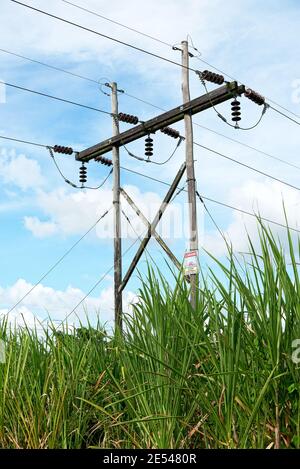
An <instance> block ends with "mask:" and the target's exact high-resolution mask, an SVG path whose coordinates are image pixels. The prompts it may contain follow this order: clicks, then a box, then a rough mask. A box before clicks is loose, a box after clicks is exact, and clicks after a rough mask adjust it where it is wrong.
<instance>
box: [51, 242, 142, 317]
mask: <svg viewBox="0 0 300 469" xmlns="http://www.w3.org/2000/svg"><path fill="white" fill-rule="evenodd" d="M138 240H139V238H137V239H136V240H135V241H134V242H133V243H132V244H131V245H130V246H129V248H128V249H126V251H125V252H124V253H123V254H122V256H121V257H122V259H123V258H124V257H125V256H126V254H127V253H128V252H129V251H130V250H131V249H132V248H133V246H135V244H136V243H137V242H138ZM113 269H114V265H112V266H111V267H110V268H109V269H108V270H107V271H106V272H105V273H104V274H103V275H102V277H101V278H100V279H99V280H98V281H97V282H96V283H95V284H94V285H93V286H92V288H91V289H90V290H89V291H88V292H87V293H86V294H85V295H84V297H83V298H82V299H81V300H80V301H79V302H78V303H77V305H76V306H75V307H74V308H73V309H72V311H70V312H69V313H68V314H67V316H66V317H65V318H64V319H63V321H61V323H60V324H63V322H64V321H66V320H67V319H68V318H69V317H70V316H71V314H73V313H74V312H75V311H76V309H77V308H78V307H79V306H80V305H81V304H82V303H83V302H84V301H85V300H86V299H87V298H88V297H89V296H90V294H91V293H93V291H94V290H95V289H96V288H97V287H98V286H99V285H100V284H101V283H102V282H103V280H104V279H105V278H106V277H107V275H108V274H110V272H111V271H112V270H113Z"/></svg>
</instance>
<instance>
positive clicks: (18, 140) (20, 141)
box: [0, 135, 53, 148]
mask: <svg viewBox="0 0 300 469" xmlns="http://www.w3.org/2000/svg"><path fill="white" fill-rule="evenodd" d="M0 138H1V139H3V140H9V141H11V142H17V143H25V144H26V145H32V146H35V147H41V148H48V147H49V145H43V144H41V143H36V142H29V141H28V140H20V139H18V138H12V137H6V136H4V135H0ZM51 148H53V147H51Z"/></svg>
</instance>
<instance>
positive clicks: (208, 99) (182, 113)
mask: <svg viewBox="0 0 300 469" xmlns="http://www.w3.org/2000/svg"><path fill="white" fill-rule="evenodd" d="M181 44H182V69H183V70H182V94H183V101H184V102H183V104H181V105H180V106H177V107H175V108H173V109H171V110H169V111H166V112H164V113H163V114H160V115H158V116H156V117H154V118H152V119H150V120H148V121H145V122H142V123H141V124H139V125H137V124H138V122H139V119H138V117H137V116H131V115H128V114H123V113H120V114H119V113H118V97H117V92H118V90H117V84H116V83H111V84H110V88H111V90H112V113H113V116H114V117H113V135H112V137H110V138H108V139H106V140H104V141H102V142H100V143H97V144H96V145H93V146H91V147H89V148H86V149H85V150H83V151H81V152H79V153H76V160H78V161H81V162H82V163H87V162H88V161H90V160H94V161H97V162H98V163H100V164H101V163H102V164H107V161H108V160H107V161H106V162H105V160H106V159H105V158H104V157H103V156H102V155H105V154H106V153H109V152H112V153H113V170H114V176H113V178H114V192H113V203H114V226H115V227H114V267H115V274H114V281H115V287H114V293H115V324H116V327H118V328H119V329H120V330H122V291H123V290H124V288H125V287H126V285H127V283H128V281H129V279H130V277H131V275H132V273H133V272H134V269H135V268H136V266H137V264H138V262H139V260H140V258H141V256H142V254H143V252H144V250H145V249H146V247H147V245H148V243H149V241H150V239H151V237H152V236H154V237H155V238H156V239H157V240H158V242H159V243H160V244H161V246H162V247H163V249H164V250H165V252H166V253H167V254H168V256H169V257H170V258H171V259H172V261H173V262H174V264H175V265H176V266H177V267H179V268H180V270H181V264H180V265H179V262H178V261H177V259H176V258H175V256H174V255H173V254H172V252H171V251H170V250H169V249H168V248H167V246H166V245H165V243H164V242H163V240H162V239H161V238H160V237H159V236H158V235H157V233H156V227H157V225H158V223H159V221H160V219H161V218H162V216H163V214H164V212H165V209H166V207H167V205H168V204H169V203H170V202H171V198H172V196H173V194H174V192H175V190H176V188H177V186H178V184H179V182H180V180H181V178H182V177H183V174H184V172H185V170H187V183H188V201H189V227H190V241H189V243H190V252H189V253H186V256H185V257H186V258H188V259H189V261H188V268H187V269H186V272H188V271H189V272H190V273H189V274H188V275H189V281H190V284H191V298H190V301H191V305H192V307H193V308H194V309H195V308H196V299H197V289H198V277H199V275H198V231H197V210H196V181H195V170H194V155H193V127H192V115H194V114H197V113H200V112H203V111H206V110H207V109H210V108H211V107H213V106H217V105H218V104H221V103H224V102H225V101H228V100H229V99H231V98H232V97H235V96H241V95H242V94H244V93H245V91H246V90H245V86H244V85H239V84H238V83H237V82H236V81H233V82H230V83H229V82H225V79H224V77H223V76H221V75H217V74H215V73H212V72H209V71H205V72H199V71H197V74H198V75H199V76H201V77H202V78H204V79H206V80H207V81H211V82H212V83H215V84H219V85H222V84H224V85H223V86H220V87H219V88H217V89H215V90H213V91H210V92H206V93H205V94H204V95H202V96H199V97H198V98H195V99H193V100H190V90H189V68H188V67H189V51H188V42H187V41H182V43H181ZM203 75H204V76H203ZM250 91H251V90H250ZM249 99H252V101H253V100H255V102H256V103H257V104H259V101H261V99H263V98H262V97H260V96H259V95H258V94H257V93H255V92H254V91H251V97H249ZM261 104H262V103H261ZM121 114H122V115H123V117H122V118H121ZM115 116H118V118H116V117H115ZM182 119H184V122H185V134H186V139H185V140H186V161H185V163H184V164H183V165H182V166H181V168H180V169H179V171H178V173H177V175H176V177H175V179H174V181H173V182H172V184H171V186H170V189H169V191H168V193H167V194H166V196H165V198H164V200H163V202H162V205H161V207H160V209H159V211H158V212H157V214H156V216H155V217H154V219H153V221H152V223H150V222H148V220H147V219H146V218H145V217H144V216H143V217H142V219H143V221H144V223H145V224H146V226H147V227H148V230H147V233H146V235H145V236H144V238H143V240H142V241H141V244H140V247H139V248H138V250H137V253H136V255H135V256H134V258H133V260H132V262H131V265H130V267H129V269H128V271H127V273H126V274H125V276H124V278H123V280H122V263H121V259H122V257H121V256H122V252H121V210H120V191H121V188H120V162H119V148H120V147H122V146H124V145H127V144H128V143H132V142H134V141H136V140H139V139H141V138H143V137H145V136H147V135H149V133H151V134H154V133H155V132H157V131H159V130H160V131H164V130H165V129H166V128H167V127H168V126H170V125H172V124H174V123H175V122H179V121H181V120H182ZM119 120H123V121H124V122H128V123H131V124H134V127H133V128H131V129H129V130H126V131H125V132H122V133H120V132H119ZM171 130H172V129H171ZM164 133H166V132H164ZM124 169H125V168H124ZM122 193H123V195H124V196H125V198H126V199H127V201H128V202H129V203H130V205H131V206H132V207H133V208H134V210H135V211H136V213H138V215H139V216H141V213H140V210H139V209H138V208H137V206H136V205H135V204H134V202H133V201H129V197H128V195H127V197H126V193H125V192H124V191H123V190H122ZM195 257H196V260H197V265H195V264H196V263H195ZM192 259H194V260H192Z"/></svg>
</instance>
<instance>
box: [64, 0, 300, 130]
mask: <svg viewBox="0 0 300 469" xmlns="http://www.w3.org/2000/svg"><path fill="white" fill-rule="evenodd" d="M61 1H62V2H63V3H66V4H69V5H71V6H73V7H75V8H77V9H80V10H82V11H86V12H88V13H90V14H92V15H94V16H97V17H100V18H102V19H104V20H106V21H109V22H111V23H114V24H116V25H118V26H121V27H123V28H126V29H128V30H130V31H133V32H135V33H137V34H140V35H141V36H144V37H147V38H149V39H152V40H153V41H156V42H159V43H161V44H164V45H166V46H168V47H171V48H172V49H173V50H174V44H170V43H168V42H166V41H163V40H161V39H159V38H157V37H154V36H152V35H150V34H146V33H144V32H142V31H139V30H137V29H135V28H131V27H130V26H127V25H125V24H124V23H120V22H118V21H114V20H112V19H111V18H107V17H106V16H104V15H101V14H99V13H97V12H95V11H92V10H88V9H87V8H84V7H82V6H81V5H78V4H75V3H73V2H70V1H67V0H61ZM188 38H190V39H191V43H192V47H193V49H194V50H196V51H197V52H198V53H199V55H196V56H195V55H191V56H192V57H194V58H195V59H197V60H199V61H200V62H202V63H204V64H206V65H208V66H209V67H211V68H213V69H214V70H216V71H218V72H219V73H221V74H222V75H226V76H227V77H228V78H230V79H231V80H234V81H237V82H238V83H242V82H241V81H240V80H237V78H235V77H233V76H231V75H229V74H228V73H226V72H224V71H223V70H221V69H220V68H217V67H215V66H214V65H212V64H211V63H210V62H208V61H207V60H204V59H202V58H201V57H200V55H201V53H200V52H199V50H198V49H197V48H196V47H195V45H194V43H193V40H192V38H191V36H190V34H188ZM177 49H178V48H177ZM177 49H175V50H177ZM179 50H180V49H179ZM194 71H195V70H194ZM267 99H268V101H270V102H272V103H273V104H275V105H276V106H278V107H280V108H281V109H284V110H285V111H287V112H288V113H290V114H292V115H294V116H295V117H298V118H299V119H300V116H299V115H298V114H296V113H295V112H293V111H290V110H289V109H287V108H286V107H284V106H282V105H281V104H279V103H277V102H276V101H274V100H272V99H271V98H267ZM285 117H287V116H285ZM296 123H297V122H296ZM297 124H298V123H297ZM247 130H248V129H247Z"/></svg>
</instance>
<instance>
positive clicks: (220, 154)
mask: <svg viewBox="0 0 300 469" xmlns="http://www.w3.org/2000/svg"><path fill="white" fill-rule="evenodd" d="M0 138H3V139H7V140H12V141H17V142H21V143H22V142H24V143H26V144H29V145H37V146H40V147H44V148H47V149H49V148H53V147H49V145H41V144H36V143H33V142H29V141H22V140H19V139H14V138H8V137H5V136H0ZM193 143H194V145H196V146H198V147H200V148H203V149H204V150H207V151H209V152H211V153H213V154H215V155H217V156H219V157H221V158H224V159H227V160H229V161H232V162H233V163H235V164H238V165H240V166H243V167H245V168H247V169H249V170H250V171H254V172H256V173H258V174H260V175H262V176H265V177H267V178H269V179H272V180H274V181H276V182H279V183H280V184H283V185H285V186H288V187H290V188H292V189H296V190H298V191H299V190H300V187H298V186H295V185H294V184H291V183H289V182H287V181H284V180H282V179H280V178H277V177H275V176H272V175H271V174H268V173H266V172H264V171H261V170H259V169H256V168H254V167H253V166H250V165H248V164H246V163H243V162H241V161H238V160H236V159H235V158H231V157H230V156H227V155H224V154H223V153H220V152H219V151H217V150H213V149H212V148H209V147H207V146H205V145H201V144H200V143H197V142H195V141H194V142H193ZM177 148H178V145H177V147H176V149H177ZM176 149H175V150H176ZM127 152H128V150H127ZM173 154H174V152H173ZM135 157H136V156H135ZM137 158H138V159H142V158H140V157H137ZM125 169H126V168H125ZM62 177H63V178H64V179H65V177H64V176H63V175H62ZM108 177H109V175H108ZM149 177H150V176H149ZM67 181H68V180H67ZM67 181H66V182H67ZM105 181H106V180H105ZM70 183H71V182H70V181H68V184H70ZM102 184H103V183H102ZM71 185H73V184H72V183H71Z"/></svg>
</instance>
